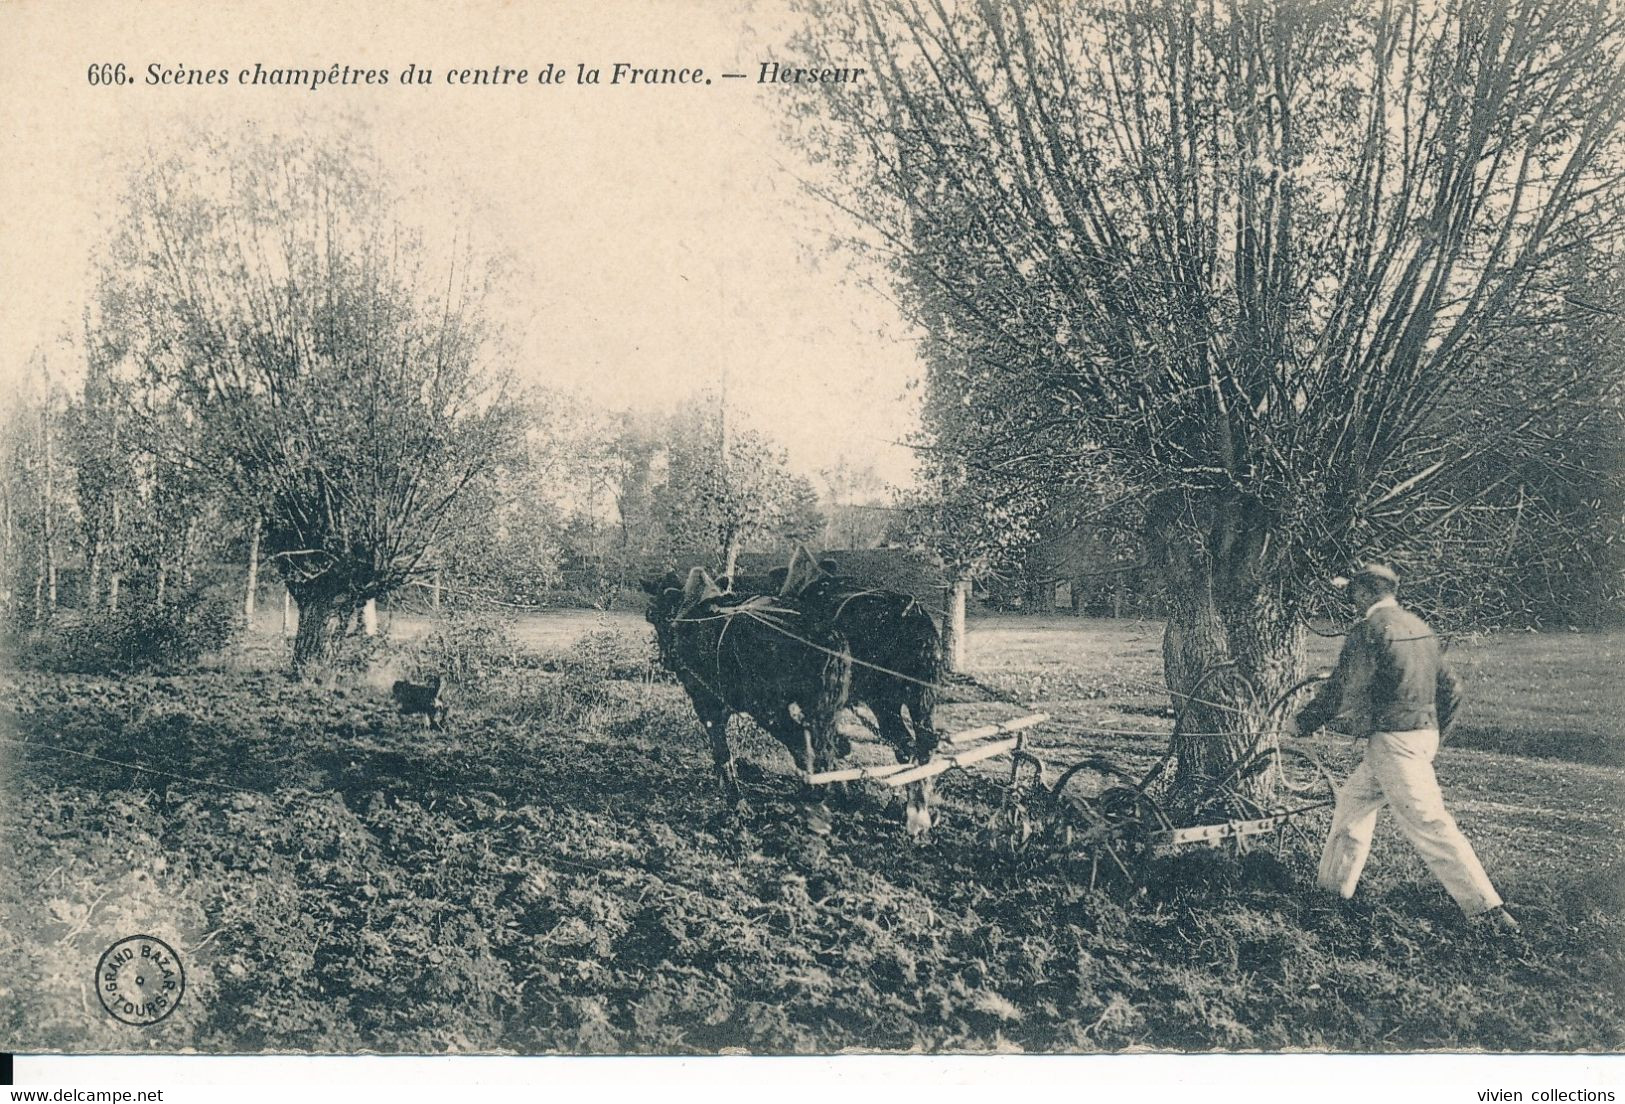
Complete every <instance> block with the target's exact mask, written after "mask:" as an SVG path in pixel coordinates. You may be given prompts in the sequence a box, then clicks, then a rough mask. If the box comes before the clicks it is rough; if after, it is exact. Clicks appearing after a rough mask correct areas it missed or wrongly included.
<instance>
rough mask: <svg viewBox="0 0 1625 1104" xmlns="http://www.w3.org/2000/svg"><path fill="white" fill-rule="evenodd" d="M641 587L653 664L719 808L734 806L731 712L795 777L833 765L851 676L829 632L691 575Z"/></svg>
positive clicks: (779, 603)
mask: <svg viewBox="0 0 1625 1104" xmlns="http://www.w3.org/2000/svg"><path fill="white" fill-rule="evenodd" d="M643 589H644V590H645V591H646V592H647V593H648V594H649V609H648V619H649V623H650V624H651V625H653V626H654V630H655V640H656V643H657V644H658V646H659V649H660V658H661V662H662V663H663V664H664V665H665V667H666V668H667V669H668V670H670V671H671V672H672V673H673V674H675V675H676V676H677V679H678V681H679V682H681V683H682V684H683V689H684V690H686V691H688V697H689V700H690V701H691V702H693V703H694V711H695V712H696V713H697V714H699V718H700V724H701V725H702V726H704V728H705V732H706V735H707V736H708V737H709V738H710V741H711V756H712V759H713V761H714V762H715V765H716V771H717V782H718V784H719V785H720V786H721V788H722V795H723V799H724V800H725V801H727V802H729V803H730V804H732V805H735V806H737V805H738V804H739V802H740V793H739V776H738V772H737V770H736V769H735V766H734V753H733V748H732V746H731V744H730V743H729V741H728V718H729V716H731V715H732V714H734V713H744V714H747V715H748V716H750V718H751V719H752V720H754V721H755V722H756V723H757V724H758V725H760V726H761V727H762V729H763V730H764V731H766V732H767V733H769V734H770V735H771V736H773V737H774V738H775V739H776V740H778V741H779V742H780V743H781V744H783V745H784V746H785V747H786V748H787V749H788V750H789V752H790V754H791V756H792V757H793V758H794V759H795V761H796V765H797V766H798V767H800V768H801V769H802V770H803V771H819V770H828V769H830V768H831V767H833V766H834V762H835V744H836V731H835V715H836V714H837V713H839V712H840V711H841V709H842V708H843V707H844V706H845V705H846V695H847V688H848V686H849V684H850V681H851V671H852V668H851V662H850V657H849V655H848V652H847V647H846V641H844V640H843V639H841V637H840V635H839V634H837V633H834V632H831V631H829V630H828V629H826V628H822V627H819V626H814V627H811V628H809V627H808V626H807V625H805V624H803V622H804V620H805V618H803V617H802V616H801V614H800V612H799V611H798V610H797V609H796V608H795V605H794V603H793V602H786V601H784V600H782V599H778V598H774V597H771V596H767V595H761V594H755V595H752V594H730V593H725V592H724V591H722V590H721V588H719V587H718V586H717V585H716V584H715V582H713V581H712V580H711V578H710V576H709V575H707V574H706V573H705V571H704V570H703V569H701V568H695V569H694V570H693V571H691V572H690V573H689V576H688V579H687V580H686V581H684V580H680V579H679V578H678V576H677V574H676V573H675V572H672V573H670V574H668V575H667V576H666V577H665V578H664V579H659V580H645V581H644V583H643ZM792 707H793V708H792ZM803 796H804V797H806V798H809V799H811V798H812V795H811V793H810V792H809V793H805V794H804V795H803Z"/></svg>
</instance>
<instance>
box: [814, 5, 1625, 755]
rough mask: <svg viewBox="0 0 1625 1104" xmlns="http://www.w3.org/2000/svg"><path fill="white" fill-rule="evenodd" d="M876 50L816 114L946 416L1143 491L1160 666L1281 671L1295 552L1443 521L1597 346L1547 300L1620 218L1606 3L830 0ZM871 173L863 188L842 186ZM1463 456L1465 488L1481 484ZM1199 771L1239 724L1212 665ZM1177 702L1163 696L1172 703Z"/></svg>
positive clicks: (837, 29) (1417, 530) (1228, 689)
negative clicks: (1539, 343) (956, 410)
mask: <svg viewBox="0 0 1625 1104" xmlns="http://www.w3.org/2000/svg"><path fill="white" fill-rule="evenodd" d="M817 10H818V21H817V24H816V26H815V28H814V29H813V30H812V31H811V32H810V33H809V38H810V41H809V49H811V50H813V51H815V52H819V53H821V54H822V55H823V56H824V57H826V58H827V59H829V61H830V62H831V63H832V64H833V63H836V62H844V63H850V61H851V60H852V51H853V49H854V44H860V45H859V47H858V48H861V49H862V50H863V51H864V52H865V57H866V67H867V68H868V69H869V71H870V73H871V74H872V78H873V84H872V85H869V86H866V87H865V86H860V85H848V86H844V87H843V86H839V85H836V86H833V87H832V90H831V94H830V95H829V96H827V97H819V98H818V100H817V101H816V102H815V103H812V104H810V105H809V106H808V108H807V112H806V115H805V117H804V119H803V124H804V125H803V129H802V133H803V138H804V141H805V144H806V146H807V148H808V149H810V150H812V151H814V156H815V158H822V159H825V160H827V161H828V162H829V163H830V164H829V171H828V173H827V177H826V178H825V180H824V181H823V182H820V181H814V186H815V187H816V188H818V189H819V190H820V191H822V192H823V193H824V194H825V195H826V196H827V197H828V198H829V199H830V200H831V201H832V202H834V203H837V204H839V205H841V206H842V207H844V208H845V209H847V210H848V211H850V212H851V213H853V214H854V215H855V216H857V218H858V219H859V220H860V221H861V223H862V224H863V225H864V226H866V227H867V228H868V231H867V233H866V235H865V236H864V237H863V238H862V241H861V243H860V244H861V246H862V247H863V248H867V249H870V250H880V251H881V252H882V253H883V254H884V255H889V257H890V258H891V261H892V264H893V268H894V271H895V272H896V274H897V283H898V286H899V289H900V291H901V293H902V295H903V296H904V303H905V306H906V307H907V308H908V309H909V311H910V313H911V314H912V315H913V317H914V318H915V319H916V320H917V321H918V322H919V323H921V324H922V325H923V326H924V327H925V328H926V329H927V330H928V331H929V333H930V334H931V335H932V340H933V346H934V348H935V349H936V350H937V351H936V352H934V353H932V354H931V356H930V362H931V376H930V380H929V383H930V386H931V389H932V391H933V392H934V393H936V394H937V395H938V396H940V397H941V399H942V401H943V402H945V403H950V404H952V403H957V404H959V405H960V406H961V407H963V408H964V409H965V410H967V411H971V412H975V413H976V414H977V415H978V417H975V418H970V417H962V418H960V419H958V420H957V421H956V422H954V423H953V426H952V432H951V433H949V434H945V435H941V436H940V438H939V440H938V442H937V443H938V444H939V445H940V446H941V447H943V448H946V449H949V450H951V451H953V452H955V453H957V454H958V455H959V456H960V457H961V458H962V459H963V461H964V462H965V463H966V464H967V465H971V466H974V467H976V468H978V469H980V470H981V471H982V472H983V473H984V476H985V478H986V479H988V480H989V481H990V482H991V483H994V484H1000V483H1009V484H1024V485H1027V486H1031V487H1037V488H1043V487H1047V486H1054V485H1061V486H1065V485H1066V482H1067V480H1068V479H1069V478H1070V477H1071V476H1072V474H1073V473H1075V472H1077V471H1079V470H1093V469H1096V468H1098V467H1099V466H1100V465H1102V464H1104V465H1107V466H1108V467H1109V468H1110V469H1111V470H1112V471H1113V472H1114V473H1115V475H1116V477H1117V478H1118V479H1119V480H1120V481H1121V485H1123V486H1124V487H1127V488H1132V489H1134V490H1135V491H1136V492H1137V493H1138V494H1140V495H1141V496H1142V497H1143V502H1144V517H1145V522H1146V533H1145V543H1146V547H1147V549H1148V555H1149V559H1150V561H1151V562H1152V564H1153V565H1154V566H1155V567H1156V568H1157V569H1158V570H1159V571H1160V573H1161V575H1162V578H1163V580H1164V584H1165V590H1166V594H1167V599H1168V603H1169V618H1168V624H1167V632H1166V637H1165V648H1164V661H1165V668H1166V673H1167V679H1168V684H1169V687H1170V689H1171V690H1172V691H1173V692H1174V693H1175V694H1176V695H1184V694H1190V693H1191V692H1192V691H1193V690H1195V689H1196V688H1197V687H1198V684H1199V682H1200V680H1201V679H1202V677H1203V674H1204V673H1205V672H1208V671H1211V670H1213V669H1215V668H1216V667H1218V666H1220V665H1229V666H1228V667H1227V669H1228V670H1232V671H1235V672H1239V673H1240V674H1242V675H1245V676H1246V677H1247V680H1248V681H1250V682H1252V683H1253V684H1254V685H1256V686H1257V687H1258V688H1259V690H1260V691H1261V694H1260V696H1261V698H1262V699H1263V700H1265V701H1268V700H1269V699H1270V698H1272V697H1273V696H1274V695H1276V694H1278V693H1280V692H1281V691H1283V690H1284V689H1285V688H1286V687H1288V686H1289V685H1291V684H1292V683H1293V682H1294V681H1295V679H1296V677H1297V675H1298V673H1299V667H1300V665H1301V656H1302V630H1301V624H1300V620H1299V618H1300V614H1301V613H1302V611H1303V608H1304V605H1305V603H1306V601H1307V600H1308V597H1309V595H1310V593H1311V592H1312V588H1313V584H1312V582H1311V581H1312V580H1315V579H1317V578H1321V577H1324V575H1325V574H1328V573H1330V572H1331V571H1333V570H1334V569H1337V568H1341V567H1343V566H1344V565H1345V564H1346V563H1347V561H1348V560H1349V559H1350V558H1352V557H1355V556H1358V555H1361V554H1367V553H1374V552H1379V551H1380V552H1383V553H1385V554H1388V555H1394V556H1398V557H1401V558H1404V557H1405V556H1407V555H1421V554H1424V553H1425V552H1426V549H1427V544H1428V541H1429V539H1430V537H1431V535H1432V534H1433V533H1436V532H1437V531H1438V529H1439V527H1440V526H1441V525H1444V524H1446V523H1447V522H1448V520H1449V519H1450V518H1451V517H1456V516H1459V513H1460V511H1461V510H1463V509H1465V508H1466V505H1467V504H1466V502H1464V501H1463V497H1462V495H1463V491H1462V488H1463V487H1464V486H1469V485H1470V484H1471V481H1468V482H1467V483H1464V482H1463V480H1462V478H1461V477H1462V475H1463V473H1464V472H1465V471H1467V470H1468V469H1470V468H1472V467H1473V466H1474V465H1476V464H1479V463H1480V462H1481V461H1483V460H1484V459H1485V458H1486V457H1493V456H1494V455H1495V454H1496V452H1497V450H1500V449H1503V448H1505V447H1506V446H1507V443H1508V442H1509V441H1511V440H1514V439H1517V438H1518V437H1519V435H1520V434H1522V433H1524V432H1525V431H1526V430H1527V429H1528V428H1529V427H1530V425H1532V424H1533V423H1535V422H1536V421H1540V420H1542V419H1545V420H1547V421H1548V422H1550V421H1552V420H1553V419H1558V420H1560V419H1561V416H1562V412H1563V411H1564V410H1567V409H1572V408H1573V406H1574V400H1575V397H1576V395H1577V394H1578V393H1579V392H1580V391H1581V390H1583V387H1582V386H1581V384H1580V382H1579V381H1580V380H1582V379H1583V378H1584V377H1585V375H1586V373H1585V372H1584V371H1576V370H1574V366H1572V365H1566V366H1563V367H1562V368H1561V369H1559V368H1558V367H1557V366H1555V365H1553V364H1551V363H1547V362H1539V361H1535V362H1527V361H1526V362H1520V363H1518V364H1517V365H1516V372H1515V375H1511V376H1509V373H1508V365H1507V364H1506V363H1505V362H1504V361H1501V360H1498V359H1497V358H1496V357H1495V356H1494V353H1495V351H1496V349H1497V347H1498V345H1499V344H1500V343H1501V342H1503V340H1504V339H1505V337H1506V334H1507V327H1508V326H1509V325H1511V324H1513V322H1514V321H1515V322H1516V324H1517V325H1519V326H1520V327H1523V330H1522V332H1524V333H1528V332H1529V331H1530V329H1531V328H1535V329H1538V328H1539V327H1541V326H1548V325H1554V324H1557V322H1558V321H1559V320H1560V319H1561V318H1562V317H1563V316H1564V314H1565V313H1566V311H1567V307H1566V305H1565V303H1564V300H1563V290H1564V289H1563V287H1562V285H1561V283H1560V282H1559V281H1557V280H1555V279H1554V278H1553V277H1554V273H1555V271H1556V269H1557V268H1558V262H1559V261H1560V260H1561V259H1562V258H1564V257H1565V256H1566V255H1568V254H1570V253H1571V252H1572V251H1573V250H1574V249H1575V248H1576V247H1577V246H1578V245H1580V244H1581V243H1583V242H1587V241H1589V242H1590V243H1592V245H1593V247H1595V248H1599V249H1602V250H1604V251H1606V250H1608V249H1610V248H1612V246H1613V243H1615V242H1617V240H1618V235H1619V232H1620V229H1621V223H1620V218H1619V213H1620V212H1619V209H1618V207H1617V200H1618V198H1619V194H1618V189H1617V184H1618V174H1619V167H1620V164H1621V160H1620V156H1619V154H1620V151H1619V141H1620V134H1619V132H1620V128H1619V124H1620V120H1621V114H1622V112H1625V96H1622V94H1621V93H1622V91H1625V32H1622V21H1625V13H1622V12H1621V10H1620V8H1619V7H1618V5H1617V4H1612V3H1608V2H1604V0H1442V2H1441V3H1438V4H1424V3H1421V2H1419V0H1410V2H1406V0H1357V2H1354V3H1348V4H1316V3H1307V2H1299V0H1230V2H1225V3H1218V2H1196V0H1114V2H1112V3H1091V4H1082V5H1078V4H1071V3H1059V2H1054V0H1011V2H1008V3H995V2H992V0H973V2H967V3H963V4H959V5H952V6H950V5H944V4H942V3H938V2H936V0H832V2H830V3H828V4H821V5H819V6H818V9H817ZM854 180H855V181H858V182H859V183H857V184H855V185H854V184H851V183H848V182H850V181H854ZM1480 486H1481V484H1480ZM1199 696H1201V697H1203V698H1206V699H1210V700H1212V701H1213V702H1214V705H1212V706H1211V707H1208V706H1202V707H1201V708H1199V709H1198V710H1197V712H1196V713H1195V715H1194V716H1193V722H1192V723H1191V724H1190V725H1188V726H1187V727H1188V728H1189V729H1190V730H1191V731H1193V732H1204V733H1217V734H1219V735H1215V736H1211V737H1208V736H1202V737H1192V738H1190V739H1187V740H1185V741H1184V742H1183V744H1182V746H1180V747H1178V748H1177V749H1176V750H1177V751H1178V753H1179V760H1180V768H1179V769H1180V778H1181V779H1182V780H1184V781H1185V782H1187V783H1189V782H1191V781H1192V780H1194V779H1200V778H1203V777H1208V776H1211V775H1213V774H1214V773H1217V772H1220V771H1223V770H1224V769H1226V768H1227V767H1228V765H1229V764H1231V763H1232V762H1233V761H1234V759H1235V757H1236V756H1237V755H1238V754H1239V753H1240V752H1241V750H1242V749H1243V748H1245V747H1246V746H1247V745H1248V743H1249V742H1250V740H1251V738H1252V734H1254V733H1256V732H1257V731H1259V728H1260V722H1261V720H1262V717H1261V710H1260V708H1259V706H1258V704H1257V702H1255V701H1254V700H1253V699H1252V698H1251V697H1250V696H1249V695H1248V694H1246V693H1245V692H1243V691H1242V690H1241V689H1240V688H1239V680H1231V681H1230V682H1229V683H1215V684H1213V686H1212V688H1211V691H1210V692H1209V691H1204V692H1202V693H1201V694H1200V695H1199ZM1181 700H1183V699H1181Z"/></svg>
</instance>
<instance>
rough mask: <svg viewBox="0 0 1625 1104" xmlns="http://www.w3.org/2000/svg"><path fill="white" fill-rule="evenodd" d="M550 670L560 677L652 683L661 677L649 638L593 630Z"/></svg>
mask: <svg viewBox="0 0 1625 1104" xmlns="http://www.w3.org/2000/svg"><path fill="white" fill-rule="evenodd" d="M554 667H555V669H556V670H558V671H560V672H562V673H563V674H565V675H567V676H569V675H576V676H581V677H588V678H596V679H600V680H603V679H621V680H623V681H630V682H653V681H655V680H656V679H658V678H662V677H663V675H664V670H663V668H662V667H661V666H660V656H659V653H658V652H657V651H656V650H655V643H654V639H653V638H652V637H642V636H634V635H632V634H630V633H624V632H612V631H610V630H607V629H597V630H595V631H593V632H590V633H587V634H585V635H584V636H582V637H580V638H579V639H577V640H576V641H575V643H573V644H571V645H570V646H569V647H568V648H565V649H564V650H563V651H562V652H560V653H559V655H558V657H557V659H556V661H555V663H554Z"/></svg>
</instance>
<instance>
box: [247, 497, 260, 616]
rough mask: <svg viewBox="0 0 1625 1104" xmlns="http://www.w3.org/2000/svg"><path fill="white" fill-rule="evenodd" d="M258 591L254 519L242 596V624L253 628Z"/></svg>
mask: <svg viewBox="0 0 1625 1104" xmlns="http://www.w3.org/2000/svg"><path fill="white" fill-rule="evenodd" d="M259 589H260V519H259V518H258V517H257V516H256V517H255V518H254V532H253V533H252V535H251V536H250V537H249V541H248V586H247V589H246V591H245V592H244V594H243V622H244V623H245V624H247V625H248V627H249V628H253V627H254V606H255V603H256V599H257V598H258V596H259Z"/></svg>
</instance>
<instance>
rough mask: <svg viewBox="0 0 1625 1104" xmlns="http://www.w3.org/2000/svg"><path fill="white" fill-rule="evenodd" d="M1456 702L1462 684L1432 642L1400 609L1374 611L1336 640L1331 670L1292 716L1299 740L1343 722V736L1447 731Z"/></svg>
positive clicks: (1419, 623)
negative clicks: (1341, 719)
mask: <svg viewBox="0 0 1625 1104" xmlns="http://www.w3.org/2000/svg"><path fill="white" fill-rule="evenodd" d="M1460 703H1461V679H1459V678H1457V677H1456V673H1455V672H1454V671H1452V670H1451V669H1450V662H1449V661H1448V660H1447V659H1446V658H1445V656H1444V652H1443V650H1442V649H1441V648H1440V646H1439V638H1438V637H1437V636H1435V635H1433V630H1432V629H1430V628H1428V626H1427V623H1426V622H1424V621H1423V620H1422V619H1421V618H1420V617H1418V616H1416V614H1414V613H1412V612H1411V611H1410V610H1407V609H1404V608H1403V607H1401V606H1398V605H1393V604H1384V605H1378V606H1375V607H1373V608H1372V609H1371V610H1370V611H1369V612H1368V613H1367V614H1366V616H1365V619H1364V620H1362V621H1361V622H1360V623H1359V624H1358V625H1356V626H1355V627H1354V628H1353V629H1352V630H1351V631H1350V632H1349V634H1348V637H1347V638H1346V639H1345V640H1344V641H1343V651H1342V654H1341V655H1339V656H1338V657H1337V669H1336V670H1335V671H1333V672H1332V677H1331V679H1330V681H1328V682H1327V683H1326V684H1325V685H1324V686H1322V687H1321V688H1320V692H1319V693H1318V694H1316V695H1315V700H1314V701H1312V702H1310V703H1309V704H1308V705H1307V706H1306V707H1304V709H1303V710H1302V711H1301V712H1300V713H1299V714H1298V729H1299V731H1301V732H1303V733H1304V734H1305V735H1307V734H1308V733H1311V732H1313V731H1314V730H1315V729H1317V728H1319V727H1321V726H1322V725H1324V724H1326V723H1327V722H1329V721H1331V720H1332V718H1334V717H1340V716H1347V717H1348V718H1349V724H1350V727H1349V729H1348V734H1350V735H1354V736H1369V735H1371V734H1372V733H1373V732H1407V731H1410V730H1411V729H1417V728H1437V729H1439V730H1440V731H1443V730H1444V729H1446V728H1448V727H1449V725H1450V719H1451V717H1452V716H1453V715H1454V714H1455V712H1456V707H1457V705H1459V704H1460Z"/></svg>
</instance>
